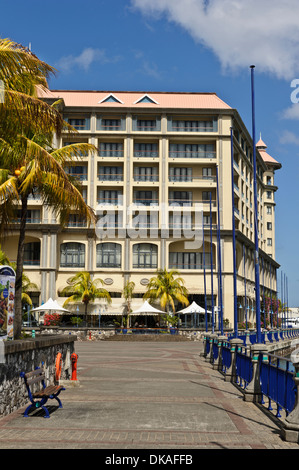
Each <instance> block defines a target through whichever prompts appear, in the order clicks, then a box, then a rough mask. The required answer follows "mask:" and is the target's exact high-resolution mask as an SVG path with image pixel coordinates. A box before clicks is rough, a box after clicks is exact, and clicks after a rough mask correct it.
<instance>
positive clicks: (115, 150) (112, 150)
mask: <svg viewBox="0 0 299 470" xmlns="http://www.w3.org/2000/svg"><path fill="white" fill-rule="evenodd" d="M99 156H100V157H123V156H124V149H123V144H122V143H121V142H101V143H100V151H99Z"/></svg>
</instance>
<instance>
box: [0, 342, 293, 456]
mask: <svg viewBox="0 0 299 470" xmlns="http://www.w3.org/2000/svg"><path fill="white" fill-rule="evenodd" d="M202 349H203V346H202V343H200V342H192V341H190V342H171V343H167V342H165V343H164V342H142V341H141V342H132V343H130V342H108V341H98V342H93V341H87V342H77V343H76V352H77V353H78V354H79V360H78V383H77V384H76V386H71V385H70V384H69V385H68V386H67V390H66V391H64V392H62V394H61V398H62V403H63V409H57V408H56V407H55V406H51V407H49V408H50V412H51V417H50V419H44V418H43V415H42V413H41V414H39V413H40V412H37V416H30V417H29V418H24V417H23V412H24V410H25V407H24V408H22V409H20V410H18V411H17V412H15V413H12V414H11V415H9V416H6V417H4V418H2V419H0V446H1V449H49V448H51V449H53V448H56V449H156V450H157V449H181V450H182V451H184V450H188V449H200V450H201V449H299V445H297V444H291V443H287V442H284V441H283V440H282V439H281V438H280V428H279V422H278V421H277V420H276V419H275V418H272V417H271V416H269V414H268V413H267V412H266V410H263V409H261V408H260V407H258V406H256V405H254V404H252V403H247V402H244V401H243V398H242V394H241V393H240V392H239V391H238V389H237V388H236V387H234V386H233V385H232V384H231V383H229V382H225V381H224V379H223V377H222V375H221V374H220V373H219V372H217V371H215V370H213V369H212V367H211V365H210V364H209V363H208V362H206V361H205V359H204V358H202V357H201V356H200V352H201V351H202ZM48 403H51V404H52V403H53V402H51V401H50V402H48Z"/></svg>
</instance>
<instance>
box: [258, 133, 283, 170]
mask: <svg viewBox="0 0 299 470" xmlns="http://www.w3.org/2000/svg"><path fill="white" fill-rule="evenodd" d="M256 147H257V149H258V151H259V153H260V156H261V157H262V159H263V160H264V162H265V163H270V164H272V165H275V166H278V167H281V164H280V163H279V162H278V161H276V160H275V159H274V158H273V157H271V155H269V154H268V153H267V152H266V150H265V149H266V148H267V145H266V144H265V142H263V141H262V139H260V140H259V141H258V143H257V144H256Z"/></svg>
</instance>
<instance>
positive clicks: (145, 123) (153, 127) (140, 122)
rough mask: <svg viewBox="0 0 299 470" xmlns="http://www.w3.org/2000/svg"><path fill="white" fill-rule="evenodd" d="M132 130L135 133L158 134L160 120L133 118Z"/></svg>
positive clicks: (157, 118)
mask: <svg viewBox="0 0 299 470" xmlns="http://www.w3.org/2000/svg"><path fill="white" fill-rule="evenodd" d="M132 130H133V131H137V132H159V131H161V119H160V118H159V117H155V118H154V119H153V118H152V117H149V118H145V119H140V118H139V117H136V116H134V117H133V120H132Z"/></svg>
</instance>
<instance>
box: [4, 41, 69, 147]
mask: <svg viewBox="0 0 299 470" xmlns="http://www.w3.org/2000/svg"><path fill="white" fill-rule="evenodd" d="M55 72H56V71H55V69H54V68H53V67H51V66H50V65H48V64H46V63H45V62H43V61H41V60H40V59H39V58H38V57H36V55H35V54H33V53H32V52H31V51H30V50H29V49H27V48H25V47H23V46H22V45H21V44H17V43H16V42H13V41H11V40H10V39H1V38H0V80H1V84H2V86H3V88H4V101H3V102H0V122H1V125H0V137H2V138H6V139H7V138H8V137H12V138H13V137H14V136H16V135H17V134H19V132H20V127H22V129H23V131H26V130H27V129H33V128H34V129H35V130H42V131H43V132H47V131H48V130H49V128H52V127H53V126H54V128H55V130H56V132H57V133H58V134H59V133H60V131H61V129H62V127H63V119H62V116H61V114H60V113H59V111H58V110H57V109H56V108H53V107H50V106H49V105H48V104H47V103H45V102H43V101H40V100H39V99H37V94H38V90H46V89H47V88H48V85H47V79H48V78H49V77H50V76H52V75H55ZM25 133H26V132H25Z"/></svg>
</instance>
